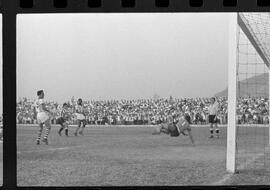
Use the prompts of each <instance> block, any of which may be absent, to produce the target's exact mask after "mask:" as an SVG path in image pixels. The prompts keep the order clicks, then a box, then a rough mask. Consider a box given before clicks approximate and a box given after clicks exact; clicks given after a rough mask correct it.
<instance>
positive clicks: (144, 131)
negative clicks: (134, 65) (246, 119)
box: [17, 126, 270, 186]
mask: <svg viewBox="0 0 270 190" xmlns="http://www.w3.org/2000/svg"><path fill="white" fill-rule="evenodd" d="M58 129H59V127H58V126H54V127H53V128H52V131H51V134H50V136H49V145H44V144H42V145H39V146H38V145H36V144H35V139H36V132H37V127H31V126H17V181H18V186H108V185H109V186H111V185H112V186H126V185H127V186H129V185H132V186H134V185H135V186H148V185H151V186H152V185H155V186H157V185H162V186H164V185H177V186H178V185H192V186H193V185H194V186H195V185H196V186H197V185H247V184H252V185H255V184H257V185H258V184H260V185H262V184H265V185H269V184H270V182H269V179H270V164H268V165H267V166H268V167H265V166H266V165H265V164H264V167H262V168H259V166H258V167H257V168H256V170H253V168H252V167H251V166H253V165H254V164H253V160H251V161H250V162H249V161H248V160H249V159H251V158H249V156H248V151H249V150H253V151H254V150H256V151H257V152H260V151H262V150H263V151H264V152H265V155H266V156H260V155H259V154H258V158H256V157H255V158H256V159H254V162H258V163H261V162H263V163H270V158H269V155H270V154H269V153H267V151H268V150H267V148H268V147H267V146H266V145H264V143H266V142H268V141H267V140H268V139H267V138H268V128H265V127H261V128H257V129H256V131H255V132H256V134H255V133H254V129H252V128H247V127H244V128H243V129H241V130H242V133H239V134H240V137H239V138H240V144H241V143H242V146H239V147H238V151H239V152H240V153H241V156H242V157H241V159H245V162H247V163H248V164H247V166H243V165H242V166H241V167H242V168H241V171H240V173H239V174H234V175H230V174H228V173H227V172H226V166H225V164H226V163H225V160H226V128H225V127H221V128H220V129H221V133H220V134H221V135H220V138H219V139H216V138H215V139H208V138H207V137H208V136H209V129H208V127H193V128H192V132H193V135H194V139H195V146H192V145H191V143H190V140H189V138H188V137H185V136H180V137H169V136H167V135H165V134H162V135H151V133H152V130H153V128H152V127H117V126H113V127H87V128H86V129H85V136H83V137H81V136H79V137H75V136H70V137H65V136H61V137H59V136H58V134H57V130H58ZM73 131H74V128H72V127H71V128H70V134H71V132H73ZM266 131H267V132H266ZM254 135H256V138H257V137H258V139H259V141H260V142H259V141H258V142H259V143H257V144H253V146H252V145H249V146H246V144H247V141H248V140H249V139H250V140H252V139H253V137H254ZM254 142H255V141H254ZM256 142H257V141H256ZM250 153H251V152H250ZM251 155H252V156H253V157H254V156H256V154H251ZM239 159H240V157H239ZM262 159H263V160H262ZM240 165H241V163H240Z"/></svg>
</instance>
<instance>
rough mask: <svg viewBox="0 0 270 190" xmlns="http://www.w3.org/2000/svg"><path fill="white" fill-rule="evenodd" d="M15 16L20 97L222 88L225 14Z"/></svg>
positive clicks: (194, 93)
mask: <svg viewBox="0 0 270 190" xmlns="http://www.w3.org/2000/svg"><path fill="white" fill-rule="evenodd" d="M17 18H18V19H17V98H18V99H19V98H20V97H28V98H31V99H34V98H36V91H37V90H39V89H44V90H45V96H46V97H45V98H46V99H48V100H55V101H58V102H64V101H67V100H70V98H71V97H72V96H75V98H79V97H81V98H83V99H88V100H91V99H140V98H152V97H153V95H154V94H157V95H159V96H160V97H165V98H166V97H169V96H170V95H171V96H173V97H210V96H212V95H214V94H215V93H217V92H219V91H221V90H223V89H224V88H226V86H227V60H228V58H227V54H228V30H229V29H228V25H229V14H226V13H200V14H191V13H155V14H153V13H140V14H135V13H129V14H121V13H118V14H116V13H113V14H102V13H99V14H50V15H47V14H34V15H32V14H27V15H18V16H17Z"/></svg>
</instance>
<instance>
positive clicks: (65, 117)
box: [56, 103, 69, 136]
mask: <svg viewBox="0 0 270 190" xmlns="http://www.w3.org/2000/svg"><path fill="white" fill-rule="evenodd" d="M67 108H68V106H67V104H66V103H64V104H63V108H62V111H61V116H60V117H59V118H58V119H57V120H56V123H57V124H59V125H61V127H60V129H59V131H58V134H59V135H60V136H61V135H62V134H61V132H62V131H63V129H65V135H66V136H68V123H67V122H68V119H69V112H68V109H67Z"/></svg>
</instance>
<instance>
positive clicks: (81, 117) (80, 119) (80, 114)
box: [74, 98, 86, 136]
mask: <svg viewBox="0 0 270 190" xmlns="http://www.w3.org/2000/svg"><path fill="white" fill-rule="evenodd" d="M75 114H76V116H77V123H78V127H77V129H76V131H75V133H74V135H75V136H77V134H78V131H79V130H80V129H81V130H80V132H79V134H80V135H83V130H84V128H85V125H86V119H85V112H84V107H83V104H82V99H81V98H79V99H78V101H77V105H76V107H75Z"/></svg>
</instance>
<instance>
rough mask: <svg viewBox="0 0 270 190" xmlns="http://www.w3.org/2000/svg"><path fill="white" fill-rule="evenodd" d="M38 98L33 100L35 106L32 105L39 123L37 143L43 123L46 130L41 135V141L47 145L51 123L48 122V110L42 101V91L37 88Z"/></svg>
mask: <svg viewBox="0 0 270 190" xmlns="http://www.w3.org/2000/svg"><path fill="white" fill-rule="evenodd" d="M37 96H38V99H37V100H36V101H35V107H34V112H35V115H36V119H37V122H38V125H39V130H38V137H37V144H38V145H39V144H40V138H41V135H42V131H43V126H44V125H45V127H46V131H45V135H44V137H43V140H42V141H43V142H44V143H45V144H47V145H48V135H49V133H50V130H51V123H50V115H51V113H50V111H49V110H48V109H47V108H46V106H45V102H44V91H43V90H39V91H38V92H37Z"/></svg>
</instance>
